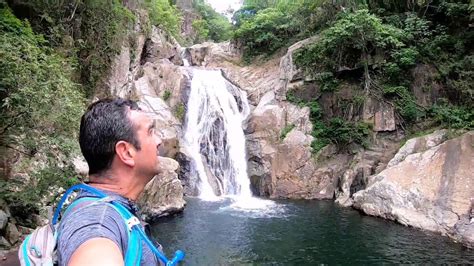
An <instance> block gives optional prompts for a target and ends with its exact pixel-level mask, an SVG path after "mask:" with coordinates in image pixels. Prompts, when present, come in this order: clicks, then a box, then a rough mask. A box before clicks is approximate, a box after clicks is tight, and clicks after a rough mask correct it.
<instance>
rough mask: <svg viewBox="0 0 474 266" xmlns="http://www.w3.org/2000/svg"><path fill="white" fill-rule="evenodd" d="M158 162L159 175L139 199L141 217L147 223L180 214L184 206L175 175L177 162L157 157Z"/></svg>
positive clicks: (181, 190) (181, 191)
mask: <svg viewBox="0 0 474 266" xmlns="http://www.w3.org/2000/svg"><path fill="white" fill-rule="evenodd" d="M159 160H160V168H161V172H160V174H158V175H157V176H155V177H154V178H153V180H152V181H151V182H150V183H148V184H147V186H146V187H145V191H144V192H143V193H142V195H141V196H140V199H139V205H140V207H141V212H142V217H143V219H145V220H147V221H153V220H154V219H156V218H158V217H162V216H167V215H171V214H174V213H177V212H181V211H182V210H183V209H184V206H185V204H186V202H185V201H184V198H183V191H184V189H183V186H182V184H181V181H180V180H179V179H178V174H177V171H178V169H179V164H178V162H176V161H175V160H173V159H171V158H166V157H159Z"/></svg>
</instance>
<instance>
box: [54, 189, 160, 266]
mask: <svg viewBox="0 0 474 266" xmlns="http://www.w3.org/2000/svg"><path fill="white" fill-rule="evenodd" d="M102 192H104V193H106V194H107V196H109V197H112V198H113V199H114V201H115V200H116V201H119V202H120V203H121V204H122V205H123V206H125V207H127V208H128V209H129V210H130V211H131V212H132V213H133V214H135V216H137V215H136V212H137V211H138V208H137V207H136V205H135V204H134V203H133V202H131V201H129V200H127V199H126V198H124V197H122V196H120V195H118V194H115V193H111V192H108V191H103V190H102ZM86 196H94V195H93V194H90V193H88V192H81V193H80V194H79V196H78V197H77V198H78V199H79V198H82V197H86ZM85 205H86V206H85V207H81V204H79V205H78V208H74V209H73V210H72V211H70V212H68V213H67V215H66V216H65V217H63V218H62V219H61V221H60V224H59V235H58V260H59V265H67V264H68V262H69V259H70V258H71V256H72V254H73V253H74V251H75V250H76V249H77V248H79V246H80V245H81V244H83V243H84V242H86V241H87V240H89V239H92V238H97V237H103V238H107V239H110V240H112V241H113V242H115V243H116V244H117V246H118V247H119V248H120V250H121V251H122V254H123V257H125V254H126V251H127V247H128V235H127V231H126V230H127V228H126V225H125V220H124V219H123V218H122V216H121V215H120V214H119V213H118V212H117V211H116V210H115V209H114V208H113V207H112V206H110V204H108V203H105V202H100V203H95V204H85ZM137 217H138V216H137ZM142 247H143V249H142V250H143V253H142V259H141V263H140V264H141V265H158V261H157V258H156V257H155V255H154V254H153V252H152V251H151V249H150V248H149V247H148V246H147V245H146V244H145V242H143V241H142Z"/></svg>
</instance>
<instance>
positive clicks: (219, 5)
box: [206, 0, 243, 13]
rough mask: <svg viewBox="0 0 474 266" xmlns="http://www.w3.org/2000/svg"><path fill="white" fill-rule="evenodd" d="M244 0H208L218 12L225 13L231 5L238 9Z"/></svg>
mask: <svg viewBox="0 0 474 266" xmlns="http://www.w3.org/2000/svg"><path fill="white" fill-rule="evenodd" d="M242 1H243V0H206V2H207V3H209V4H210V5H211V6H212V7H213V8H214V9H215V10H216V11H217V12H219V13H225V12H226V11H227V10H228V9H229V7H231V8H232V9H234V11H236V10H237V9H239V8H240V6H241V5H242Z"/></svg>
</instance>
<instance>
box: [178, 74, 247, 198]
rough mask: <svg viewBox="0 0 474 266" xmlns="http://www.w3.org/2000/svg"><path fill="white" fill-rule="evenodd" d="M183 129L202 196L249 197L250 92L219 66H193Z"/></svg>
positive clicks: (186, 146)
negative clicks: (247, 139) (247, 133)
mask: <svg viewBox="0 0 474 266" xmlns="http://www.w3.org/2000/svg"><path fill="white" fill-rule="evenodd" d="M192 71H193V78H192V81H191V91H190V94H189V99H188V103H187V114H186V125H185V133H184V145H185V149H186V150H187V152H188V153H189V154H188V155H189V156H190V157H191V167H192V168H193V171H192V172H193V173H195V175H196V176H197V178H196V181H197V184H196V185H197V187H198V190H199V194H200V197H202V198H213V197H215V196H221V195H233V196H239V197H245V198H250V197H251V196H252V193H251V191H250V180H249V178H248V176H247V160H246V158H245V154H246V153H245V136H244V132H243V129H242V125H243V123H244V121H245V119H246V118H247V116H248V115H249V105H248V102H247V95H246V93H245V92H243V91H241V90H240V89H239V88H237V87H236V86H234V85H232V84H231V83H230V82H228V81H227V80H226V79H225V78H224V77H223V76H222V74H221V72H220V71H217V70H202V69H193V70H192Z"/></svg>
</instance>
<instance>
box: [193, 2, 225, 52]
mask: <svg viewBox="0 0 474 266" xmlns="http://www.w3.org/2000/svg"><path fill="white" fill-rule="evenodd" d="M193 7H194V9H195V10H196V11H197V12H198V13H199V15H200V16H201V19H198V20H195V21H193V24H192V26H193V28H194V30H195V31H196V33H197V35H196V38H195V39H194V40H193V41H194V43H201V42H204V41H207V40H212V41H215V42H222V41H227V40H229V39H230V38H231V36H232V25H231V24H230V22H229V21H228V20H227V18H226V17H225V16H223V15H221V14H219V13H217V12H216V11H215V10H214V9H213V8H212V7H211V6H210V5H209V4H207V3H206V2H205V1H204V0H193Z"/></svg>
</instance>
